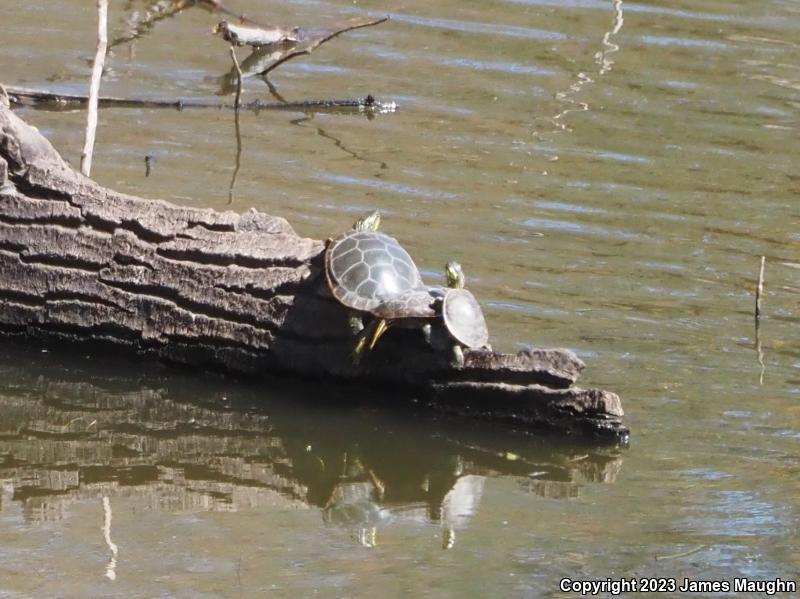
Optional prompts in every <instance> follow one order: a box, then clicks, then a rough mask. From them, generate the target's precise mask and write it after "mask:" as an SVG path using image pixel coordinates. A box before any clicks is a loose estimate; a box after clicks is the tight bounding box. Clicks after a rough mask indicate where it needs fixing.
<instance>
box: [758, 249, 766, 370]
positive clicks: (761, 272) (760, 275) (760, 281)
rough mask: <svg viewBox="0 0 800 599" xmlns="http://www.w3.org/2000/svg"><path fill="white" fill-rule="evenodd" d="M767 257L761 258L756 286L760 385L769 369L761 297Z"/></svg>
mask: <svg viewBox="0 0 800 599" xmlns="http://www.w3.org/2000/svg"><path fill="white" fill-rule="evenodd" d="M765 263H766V257H765V256H761V269H760V270H759V272H758V285H757V286H756V355H757V356H758V365H759V366H760V367H761V374H760V375H759V377H758V384H759V385H763V384H764V372H765V371H766V369H767V367H766V366H765V365H764V350H763V348H762V346H761V296H762V295H763V293H764V264H765Z"/></svg>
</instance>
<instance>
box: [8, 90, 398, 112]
mask: <svg viewBox="0 0 800 599" xmlns="http://www.w3.org/2000/svg"><path fill="white" fill-rule="evenodd" d="M6 91H7V92H8V97H9V100H10V101H11V104H19V105H21V106H33V107H42V106H47V107H50V106H52V108H53V109H54V110H68V109H70V107H72V106H83V105H84V104H86V105H88V104H89V97H88V96H80V95H75V94H55V93H52V92H43V91H40V90H35V89H26V88H21V87H7V88H6ZM98 106H114V107H117V108H173V109H176V110H184V109H187V108H213V109H216V110H222V109H226V110H227V109H231V108H234V106H233V105H232V104H220V103H217V102H203V101H197V100H180V99H177V100H143V99H139V98H112V97H100V98H99V99H98ZM394 107H395V104H394V102H390V103H387V104H383V103H381V102H378V101H376V100H375V99H374V98H372V96H367V97H366V98H351V99H338V100H337V99H332V100H302V101H300V102H286V101H284V102H281V103H278V104H266V103H263V102H259V101H258V100H254V101H253V102H250V103H248V104H244V105H242V106H241V108H243V109H245V110H252V111H254V112H258V111H261V110H294V111H305V110H336V109H345V108H353V109H358V110H359V111H363V110H364V109H379V110H382V109H387V111H389V112H394Z"/></svg>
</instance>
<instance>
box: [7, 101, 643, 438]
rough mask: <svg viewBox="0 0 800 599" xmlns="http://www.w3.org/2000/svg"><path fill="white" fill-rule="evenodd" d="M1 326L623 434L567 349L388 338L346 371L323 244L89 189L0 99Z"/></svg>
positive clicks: (251, 219)
mask: <svg viewBox="0 0 800 599" xmlns="http://www.w3.org/2000/svg"><path fill="white" fill-rule="evenodd" d="M0 185H2V187H0V299H2V302H1V303H0V331H2V332H3V333H4V334H6V335H21V336H27V337H30V338H40V339H45V340H54V339H64V340H68V341H89V342H92V343H98V342H102V343H105V344H110V345H112V346H116V347H126V348H130V349H133V350H135V351H137V352H139V353H140V354H143V355H149V356H154V357H158V358H160V359H162V360H166V361H169V362H176V363H182V364H186V365H190V366H192V367H197V368H204V369H212V370H219V371H224V372H228V373H232V374H238V375H253V376H258V375H259V374H262V373H264V372H268V371H271V372H285V373H291V374H294V375H302V376H305V377H313V378H327V377H332V378H337V379H344V380H351V381H353V382H356V383H360V384H364V383H369V384H371V385H391V386H397V385H403V386H406V387H408V388H409V389H410V390H413V391H416V393H413V394H410V395H415V396H416V399H419V400H421V401H423V402H425V403H428V404H430V405H431V406H433V407H435V408H440V409H443V410H446V411H448V412H455V413H459V414H475V415H478V416H480V417H481V418H487V419H498V420H502V421H504V422H510V423H511V425H512V426H513V427H516V428H523V429H528V428H531V427H539V426H546V427H551V428H557V429H559V430H562V431H565V432H573V433H581V434H590V435H595V436H598V437H600V438H604V439H607V440H610V441H614V442H618V441H623V442H625V441H627V438H628V431H627V429H626V428H625V427H624V426H623V424H622V423H621V420H620V418H621V416H622V415H623V411H622V406H621V402H620V399H619V397H618V396H617V395H616V394H614V393H611V392H608V391H601V390H583V389H579V388H577V387H573V386H572V384H573V383H574V382H575V381H576V380H577V377H578V375H579V373H580V371H581V370H582V369H583V366H584V365H583V363H582V362H581V361H580V360H579V359H578V358H577V356H575V354H573V353H572V352H570V351H568V350H534V351H523V352H520V353H518V354H516V355H504V354H495V353H491V352H486V351H467V352H465V357H466V362H465V365H464V368H463V369H455V368H453V367H452V366H450V365H449V361H448V357H447V356H446V355H444V354H443V353H441V352H435V351H433V350H432V349H430V348H429V347H427V346H426V345H425V343H424V341H423V339H422V335H421V334H420V333H419V331H402V330H398V331H396V332H395V333H394V334H393V335H392V336H391V337H387V338H386V339H385V340H384V341H382V343H381V345H380V346H379V348H378V349H377V350H376V351H375V352H371V353H370V355H369V356H368V358H366V359H364V360H363V361H362V363H361V364H360V365H359V366H356V365H354V364H353V363H352V360H351V357H350V354H351V350H352V347H353V337H352V333H351V332H350V328H349V326H348V313H347V310H346V309H344V308H343V306H341V305H340V304H339V303H338V302H336V301H335V300H334V299H333V298H332V297H330V295H329V293H328V291H327V287H326V285H325V277H324V273H323V271H322V269H323V254H324V249H325V244H324V243H323V242H322V241H317V240H313V239H306V238H302V237H299V236H298V235H297V234H296V233H295V232H294V230H293V229H292V227H291V226H290V225H289V223H288V222H287V221H286V220H284V219H282V218H277V217H272V216H268V215H266V214H262V213H259V212H256V211H255V210H251V211H249V212H246V213H244V214H236V213H233V212H216V211H214V210H210V209H196V208H187V207H181V206H176V205H173V204H170V203H167V202H164V201H159V200H146V199H141V198H137V197H133V196H129V195H124V194H121V193H117V192H114V191H112V190H109V189H106V188H103V187H101V186H99V185H98V184H96V183H95V182H94V181H92V180H91V179H88V178H86V177H83V176H82V175H80V174H79V173H77V172H75V171H74V170H73V169H72V168H71V167H69V166H68V165H67V164H66V162H64V160H63V159H62V158H61V157H60V156H59V154H58V153H57V152H56V151H55V149H53V147H52V146H51V145H50V143H49V142H48V141H47V140H46V139H45V138H44V137H42V136H41V135H40V134H39V133H38V132H37V131H36V129H34V128H33V127H31V126H29V125H27V124H26V123H25V122H24V121H22V120H21V119H20V118H18V117H17V116H16V115H15V114H13V113H12V112H11V110H10V109H8V108H7V107H5V106H3V105H0Z"/></svg>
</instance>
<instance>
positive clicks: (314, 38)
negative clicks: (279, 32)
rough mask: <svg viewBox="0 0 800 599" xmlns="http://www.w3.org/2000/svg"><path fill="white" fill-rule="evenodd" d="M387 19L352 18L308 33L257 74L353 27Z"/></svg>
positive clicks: (308, 52) (311, 49)
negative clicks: (333, 26) (337, 24)
mask: <svg viewBox="0 0 800 599" xmlns="http://www.w3.org/2000/svg"><path fill="white" fill-rule="evenodd" d="M388 20H389V17H382V18H380V19H369V20H363V19H354V20H352V21H350V22H349V23H348V24H346V25H342V26H337V27H336V28H334V29H328V30H324V31H320V32H317V33H313V32H311V33H309V34H308V38H307V39H306V40H304V41H301V42H299V43H296V44H293V45H290V46H289V48H288V49H287V50H286V53H285V54H284V55H283V56H281V57H280V58H278V59H277V60H275V61H274V62H273V63H271V64H270V65H269V66H267V67H266V68H265V69H264V70H262V71H261V72H260V73H259V75H266V74H267V73H269V72H270V71H272V70H274V69H276V68H278V67H279V66H280V65H282V64H283V63H284V62H286V61H287V60H291V59H292V58H295V57H297V56H302V55H303V54H311V52H313V51H314V50H315V49H316V48H318V47H319V46H321V45H322V44H324V43H325V42H327V41H330V40H332V39H333V38H335V37H336V36H338V35H341V34H342V33H345V32H347V31H353V30H354V29H362V28H364V27H372V26H373V25H380V24H381V23H384V22H386V21H388Z"/></svg>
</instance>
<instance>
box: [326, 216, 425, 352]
mask: <svg viewBox="0 0 800 599" xmlns="http://www.w3.org/2000/svg"><path fill="white" fill-rule="evenodd" d="M379 226H380V213H379V212H378V211H375V212H373V213H371V214H369V215H367V216H365V217H363V218H360V219H358V220H357V221H356V222H355V223H354V224H353V228H352V229H351V230H350V231H346V232H345V233H342V234H341V235H339V236H338V237H336V238H334V239H332V240H331V241H330V242H329V243H328V248H327V250H326V251H325V276H326V278H327V281H328V288H329V289H330V291H331V293H332V294H333V297H335V298H336V299H337V300H338V301H339V302H340V303H341V304H343V305H344V306H346V307H348V308H350V309H351V310H354V311H355V312H356V314H353V315H352V316H351V318H350V325H351V329H352V330H353V333H354V334H358V333H360V332H361V331H362V330H363V329H364V325H363V321H362V318H361V315H360V314H358V312H367V313H373V311H374V310H375V309H376V308H378V307H379V306H381V305H382V304H383V303H384V302H386V301H388V300H390V299H392V298H394V297H396V296H398V295H401V294H403V293H405V292H407V291H409V290H411V289H416V288H418V287H421V286H422V277H421V276H420V274H419V269H418V268H417V265H416V264H414V261H413V260H412V259H411V256H410V255H409V254H408V252H407V251H406V250H404V249H403V247H402V246H401V245H400V244H399V243H398V241H397V240H396V239H395V238H394V237H390V236H389V235H386V234H385V233H380V232H378V230H377V229H378V227H379ZM363 346H364V338H363V337H362V338H361V339H360V340H359V342H358V344H357V345H356V350H355V354H356V355H358V354H359V353H360V352H361V349H362V348H363Z"/></svg>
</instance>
